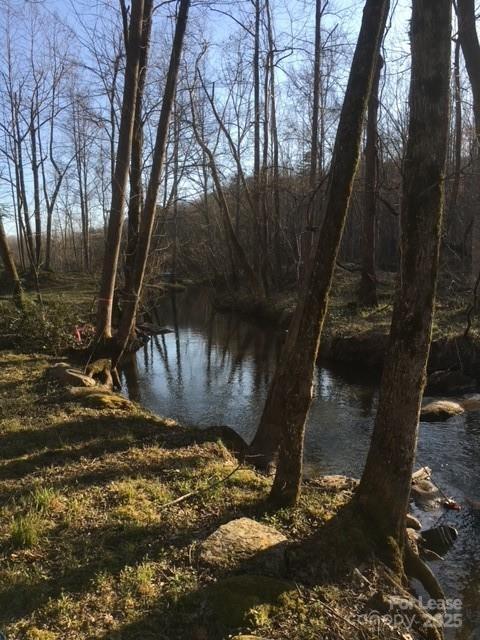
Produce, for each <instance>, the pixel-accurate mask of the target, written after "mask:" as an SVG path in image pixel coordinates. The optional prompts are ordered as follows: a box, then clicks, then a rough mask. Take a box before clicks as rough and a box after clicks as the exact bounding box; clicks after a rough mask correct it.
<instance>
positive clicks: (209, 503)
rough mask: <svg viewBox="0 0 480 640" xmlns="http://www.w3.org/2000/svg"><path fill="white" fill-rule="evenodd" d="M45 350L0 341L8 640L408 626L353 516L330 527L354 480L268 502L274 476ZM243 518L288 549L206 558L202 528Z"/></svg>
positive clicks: (2, 615) (0, 497) (361, 633)
mask: <svg viewBox="0 0 480 640" xmlns="http://www.w3.org/2000/svg"><path fill="white" fill-rule="evenodd" d="M53 362H55V359H54V358H53V357H51V356H45V355H27V354H18V353H11V352H5V351H4V352H0V505H1V510H0V630H1V631H2V632H3V633H4V634H5V635H6V637H7V638H8V639H9V640H20V639H27V640H77V639H78V640H80V639H82V640H85V639H87V638H105V639H106V638H109V639H129V640H130V639H137V638H138V639H140V638H141V639H142V640H148V639H149V638H151V639H152V640H153V638H155V639H158V638H165V639H168V640H175V639H176V638H178V639H180V638H182V639H185V638H189V639H192V640H195V639H197V640H210V639H211V640H217V639H218V640H220V639H222V638H227V637H230V636H231V635H234V634H238V633H250V634H251V633H253V634H254V635H255V636H256V637H258V638H262V637H263V638H271V639H276V638H282V639H283V638H285V639H287V638H292V633H293V632H294V637H295V638H296V640H313V639H314V638H315V639H318V638H320V637H321V638H344V639H345V638H346V639H349V638H352V639H353V638H358V637H362V638H366V639H369V638H371V639H372V640H373V638H378V637H381V638H387V639H388V638H396V639H398V638H401V637H403V638H407V637H408V638H410V636H408V635H406V634H407V631H408V629H407V626H404V625H403V624H399V625H396V626H395V625H392V624H391V620H392V616H391V615H390V614H392V611H393V610H392V611H389V608H388V606H389V605H388V606H387V608H386V609H385V608H384V609H382V612H381V615H380V614H379V613H377V614H376V615H375V614H372V613H371V612H372V609H373V610H374V611H376V610H377V609H378V606H379V605H378V602H380V601H381V602H383V605H382V606H384V605H385V602H387V604H388V602H394V600H391V599H390V600H389V599H388V598H390V597H391V596H393V595H397V596H398V594H399V589H400V587H398V589H397V587H396V586H395V583H392V582H391V581H389V579H387V577H386V575H385V573H384V572H383V570H382V569H381V567H379V565H378V564H377V565H376V566H374V565H373V564H372V562H371V561H369V560H368V559H364V560H363V562H359V561H358V558H357V559H355V561H353V556H352V558H349V557H348V554H347V555H345V554H344V550H345V548H346V546H347V545H346V544H345V542H346V541H349V535H350V532H349V531H343V536H342V530H340V531H339V530H338V528H337V530H336V532H335V536H336V538H337V540H336V541H335V540H334V539H332V538H331V537H328V535H327V532H328V531H329V530H331V523H332V522H334V519H335V518H337V516H338V513H339V511H341V509H342V507H343V505H344V504H345V503H346V502H348V501H349V499H350V497H351V495H352V491H353V489H354V486H355V483H354V482H352V481H350V480H348V479H342V478H340V479H334V480H332V479H326V480H325V479H319V480H317V481H314V482H311V483H310V484H308V485H307V486H306V489H305V492H304V495H303V498H302V500H301V503H300V506H299V508H298V509H295V510H293V511H280V512H277V513H268V512H267V511H266V510H265V508H264V499H265V497H266V496H267V494H268V491H269V485H270V480H269V479H267V478H265V477H263V476H261V475H258V474H257V473H256V472H255V471H253V470H252V469H250V468H248V467H243V466H239V464H238V462H237V460H236V459H235V458H234V457H233V456H232V455H231V454H230V453H229V452H228V451H227V449H225V447H224V446H223V445H222V444H221V443H220V442H209V441H208V439H207V436H205V435H204V434H202V433H201V432H199V431H195V430H188V429H185V428H182V427H181V426H179V425H177V424H175V423H174V422H173V421H171V420H168V419H164V418H160V417H157V416H154V415H152V414H151V413H149V412H146V411H144V410H143V409H142V408H140V407H139V406H137V405H135V404H134V403H131V402H129V401H128V400H126V399H122V398H119V397H118V396H115V395H112V394H109V393H98V392H96V393H93V395H92V393H91V390H84V393H81V394H80V393H72V392H71V391H70V390H68V389H66V388H65V387H61V386H58V384H57V383H54V382H52V381H51V380H50V379H49V377H48V376H47V375H46V372H47V370H48V368H49V367H50V366H51V365H52V364H53ZM179 499H180V500H179ZM245 517H248V518H251V519H253V520H255V521H256V522H258V523H260V524H263V525H266V526H268V527H273V528H274V529H275V531H276V532H278V534H283V536H285V538H286V542H285V550H284V555H281V556H280V557H281V558H285V559H284V560H281V561H280V562H276V563H275V564H274V569H273V570H272V566H273V565H265V564H262V563H260V564H258V563H256V562H254V560H255V558H252V562H246V563H240V564H235V563H228V566H227V565H225V563H222V562H220V563H212V562H211V561H209V562H203V561H202V557H204V556H205V553H204V554H203V556H202V552H201V550H202V545H203V544H204V541H205V540H206V539H207V538H208V537H209V536H210V535H211V534H212V533H213V532H215V531H217V530H218V528H219V527H220V526H221V525H224V524H225V523H227V522H230V521H232V520H238V519H240V518H245ZM242 522H244V521H242ZM247 529H248V527H247ZM322 531H324V532H325V534H324V535H323V538H322ZM278 534H277V533H275V535H276V536H277V535H278ZM283 536H281V537H282V538H283ZM342 537H343V538H344V541H343V542H344V543H343V544H342V545H340V546H339V544H340V541H339V540H338V538H342ZM312 540H315V541H318V545H317V542H315V544H314V545H313V547H312ZM322 540H323V542H322ZM348 544H350V545H351V547H352V549H353V548H354V546H355V545H352V544H351V542H348ZM340 548H341V549H342V552H341V553H340ZM308 549H313V551H312V552H311V553H314V554H315V562H309V561H308V560H305V556H304V554H305V553H307V550H308ZM280 552H281V553H283V546H282V547H281V548H280ZM259 555H261V554H259ZM210 557H211V554H210ZM275 557H276V558H278V557H279V556H278V555H276V556H275ZM299 557H301V558H303V559H302V561H301V562H299V561H298V558H299ZM392 585H393V586H392ZM379 594H380V595H379ZM404 595H405V594H404V593H403V596H404ZM380 596H381V597H380ZM392 606H393V605H392ZM395 606H396V605H395ZM413 637H420V635H417V634H416V633H413Z"/></svg>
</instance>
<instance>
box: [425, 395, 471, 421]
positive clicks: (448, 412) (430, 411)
mask: <svg viewBox="0 0 480 640" xmlns="http://www.w3.org/2000/svg"><path fill="white" fill-rule="evenodd" d="M462 413H465V409H464V408H463V407H462V405H461V404H460V403H459V402H454V401H453V400H434V401H433V402H429V403H428V404H426V405H425V406H423V407H422V409H421V411H420V420H422V421H423V422H441V421H442V420H448V419H449V418H453V416H458V415H461V414H462Z"/></svg>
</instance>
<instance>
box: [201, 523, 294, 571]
mask: <svg viewBox="0 0 480 640" xmlns="http://www.w3.org/2000/svg"><path fill="white" fill-rule="evenodd" d="M286 542H287V538H286V537H285V536H284V535H283V533H280V532H279V531H277V530H276V529H274V528H273V527H270V526H268V525H265V524H261V523H260V522H257V521H256V520H252V519H251V518H238V519H236V520H231V521H230V522H227V524H224V525H222V526H220V527H219V528H218V529H217V530H216V531H214V532H213V533H212V535H210V536H209V537H208V538H207V539H206V540H205V541H204V542H203V543H202V545H201V546H200V555H199V558H200V561H201V562H202V563H204V564H206V565H209V566H210V567H216V568H220V569H234V568H238V567H239V566H244V565H245V564H253V565H255V566H256V567H258V566H261V567H262V570H263V571H264V572H267V573H269V574H273V575H278V574H281V573H282V571H283V569H284V563H285V546H286Z"/></svg>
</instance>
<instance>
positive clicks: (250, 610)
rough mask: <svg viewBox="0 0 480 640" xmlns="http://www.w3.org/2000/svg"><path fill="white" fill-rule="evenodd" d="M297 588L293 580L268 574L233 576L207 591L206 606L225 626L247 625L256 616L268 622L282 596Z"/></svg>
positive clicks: (209, 612)
mask: <svg viewBox="0 0 480 640" xmlns="http://www.w3.org/2000/svg"><path fill="white" fill-rule="evenodd" d="M294 588H295V587H294V585H292V584H291V583H290V582H286V581H285V580H277V579H275V578H268V577H266V576H254V575H240V576H232V577H229V578H225V579H224V580H220V581H218V582H216V583H215V584H213V585H212V586H211V587H209V588H208V589H207V590H206V592H205V596H204V606H205V608H206V611H207V615H208V617H211V618H212V619H214V620H215V621H216V622H217V623H219V624H220V625H221V626H222V627H225V628H237V627H241V626H245V625H248V624H251V623H255V619H257V623H258V622H259V619H261V620H262V624H265V622H266V620H265V618H268V617H269V615H270V611H271V608H272V607H274V606H275V605H278V604H279V603H280V596H282V594H284V593H286V592H288V591H292V589H294Z"/></svg>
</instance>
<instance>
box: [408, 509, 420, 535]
mask: <svg viewBox="0 0 480 640" xmlns="http://www.w3.org/2000/svg"><path fill="white" fill-rule="evenodd" d="M407 528H408V529H413V530H414V531H420V529H421V528H422V523H421V522H420V520H418V519H417V518H415V516H412V515H411V514H410V513H407Z"/></svg>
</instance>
